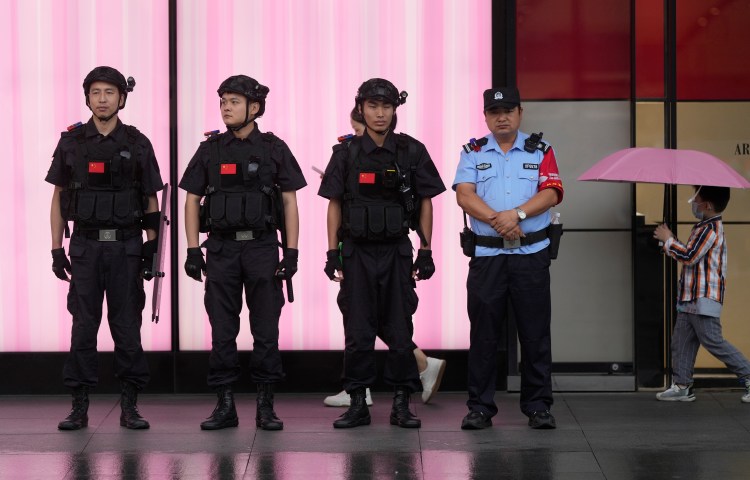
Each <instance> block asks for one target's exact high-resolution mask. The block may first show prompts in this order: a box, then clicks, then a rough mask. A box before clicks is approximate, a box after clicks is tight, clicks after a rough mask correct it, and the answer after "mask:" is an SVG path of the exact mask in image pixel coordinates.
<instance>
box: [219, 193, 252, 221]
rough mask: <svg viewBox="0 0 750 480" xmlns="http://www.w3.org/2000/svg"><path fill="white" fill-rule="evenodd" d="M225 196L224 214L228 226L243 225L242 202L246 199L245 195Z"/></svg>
mask: <svg viewBox="0 0 750 480" xmlns="http://www.w3.org/2000/svg"><path fill="white" fill-rule="evenodd" d="M224 198H225V207H224V216H225V220H226V224H227V227H240V226H243V225H244V222H243V221H242V204H243V203H244V200H245V199H244V195H227V196H225V197H224ZM212 216H213V215H212Z"/></svg>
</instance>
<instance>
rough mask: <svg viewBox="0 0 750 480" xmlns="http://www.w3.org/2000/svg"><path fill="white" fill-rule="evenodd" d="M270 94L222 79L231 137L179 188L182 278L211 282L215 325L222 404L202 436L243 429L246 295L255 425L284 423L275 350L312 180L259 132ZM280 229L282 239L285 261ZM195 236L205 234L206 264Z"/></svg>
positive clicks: (195, 164)
mask: <svg viewBox="0 0 750 480" xmlns="http://www.w3.org/2000/svg"><path fill="white" fill-rule="evenodd" d="M268 91H269V90H268V87H265V86H263V85H261V84H259V83H258V82H257V81H255V80H254V79H252V78H250V77H247V76H245V75H237V76H233V77H229V78H228V79H226V80H225V81H224V82H222V84H221V85H220V86H219V89H218V93H219V97H220V98H221V100H220V105H219V107H220V110H221V114H222V119H223V120H224V123H225V124H226V126H227V131H226V132H224V133H218V131H216V132H211V133H210V134H208V139H207V140H206V141H204V142H202V143H201V144H200V146H199V147H198V150H197V151H196V153H195V155H194V156H193V158H192V160H191V161H190V164H189V165H188V167H187V169H186V170H185V174H184V175H183V177H182V180H181V181H180V188H182V189H184V190H186V191H187V199H186V202H185V232H186V235H187V242H188V249H187V260H186V262H185V271H186V273H187V274H188V275H189V276H190V277H192V278H194V279H195V280H197V281H201V272H203V273H204V274H205V275H206V292H205V305H206V311H207V313H208V317H209V321H210V322H211V338H212V348H211V356H210V359H209V373H208V385H209V386H210V387H212V388H214V389H215V390H216V391H217V396H218V402H217V404H216V408H215V409H214V411H213V413H212V414H211V416H210V417H209V418H208V419H207V420H206V421H204V422H203V423H201V428H202V429H204V430H216V429H221V428H226V427H236V426H237V425H238V423H239V420H238V418H237V412H236V409H235V406H234V398H233V394H232V384H233V383H234V382H236V381H237V379H238V378H239V376H240V364H239V359H238V355H237V335H238V334H239V331H240V312H241V310H242V290H243V288H244V290H245V296H246V301H247V306H248V308H249V309H250V331H251V333H252V336H253V353H252V361H251V378H252V379H253V381H254V382H255V383H256V384H257V387H258V397H257V411H256V417H255V423H256V426H258V427H260V428H262V429H264V430H281V429H282V428H283V426H284V424H283V423H282V421H281V420H279V418H278V417H277V416H276V413H275V412H274V409H273V388H272V387H273V385H274V384H275V383H278V382H280V381H282V380H283V379H284V372H283V370H282V366H281V355H280V353H279V316H280V315H281V308H282V306H283V305H284V296H283V291H282V279H287V280H289V279H291V277H292V276H293V275H294V273H295V272H296V271H297V254H298V251H297V239H298V236H299V217H298V210H297V195H296V191H297V190H299V189H300V188H302V187H304V186H305V185H307V183H306V182H305V178H304V176H303V175H302V171H301V170H300V167H299V164H298V163H297V160H296V159H295V158H294V156H293V155H292V152H291V151H290V150H289V148H288V147H287V145H286V143H284V142H283V141H282V140H281V139H279V138H278V137H276V136H274V135H273V134H272V133H261V132H260V130H259V129H258V126H257V124H256V122H255V119H257V118H258V117H260V116H261V115H263V112H264V111H265V105H266V95H267V94H268ZM203 197H205V199H204V202H203V205H201V199H202V198H203ZM277 229H279V230H281V231H282V239H284V237H286V245H284V246H283V248H284V252H283V254H284V256H283V259H282V260H281V261H279V240H278V236H277V233H276V230H277ZM199 231H207V232H209V235H208V239H207V240H206V242H205V243H204V245H205V247H206V261H205V262H204V260H203V254H202V251H201V248H200V246H199Z"/></svg>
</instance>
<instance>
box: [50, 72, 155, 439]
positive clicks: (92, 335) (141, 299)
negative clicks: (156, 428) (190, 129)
mask: <svg viewBox="0 0 750 480" xmlns="http://www.w3.org/2000/svg"><path fill="white" fill-rule="evenodd" d="M133 86H135V81H134V80H133V79H132V78H129V79H128V80H127V81H126V80H125V77H124V76H123V75H122V74H121V73H120V72H118V71H117V70H115V69H114V68H111V67H97V68H95V69H93V70H92V71H91V72H90V73H89V74H88V75H87V76H86V78H85V79H84V81H83V93H84V95H85V96H86V105H87V106H88V107H89V108H90V109H91V111H92V113H93V116H92V117H91V119H90V120H89V121H88V123H86V124H85V125H83V124H81V123H78V124H76V125H72V126H71V127H69V128H68V131H67V132H63V133H62V136H61V138H60V141H59V143H58V144H57V148H56V149H55V153H54V155H53V158H52V166H51V167H50V169H49V172H48V173H47V177H46V178H45V180H46V181H47V182H49V183H51V184H53V185H55V190H54V194H53V196H52V209H51V215H50V223H51V231H52V259H53V262H52V270H53V272H54V273H55V275H56V276H57V277H58V278H60V279H61V280H65V281H69V282H70V289H69V292H68V311H69V312H70V313H71V314H72V315H73V329H72V333H71V344H70V355H69V356H68V359H67V360H66V362H65V366H64V368H63V378H64V383H65V385H66V386H68V387H71V388H72V389H73V410H72V411H71V412H70V414H69V415H68V417H67V418H66V419H65V420H63V421H61V422H60V423H59V425H58V428H59V429H61V430H77V429H79V428H81V427H85V426H87V425H88V405H89V399H88V389H89V388H90V387H94V386H96V384H97V382H98V372H99V365H98V359H97V351H96V337H97V332H98V331H99V325H100V324H101V316H102V301H103V299H104V294H105V292H106V296H107V320H108V322H109V328H110V331H111V332H112V339H113V340H114V343H115V360H114V362H115V374H116V375H117V378H118V379H119V380H120V384H121V386H122V397H121V406H122V415H121V416H120V425H122V426H124V427H127V428H131V429H143V428H149V424H148V422H147V421H146V420H144V419H143V418H142V417H141V416H140V414H139V413H138V409H137V406H136V402H137V392H138V391H139V390H141V389H142V388H143V387H144V386H145V385H146V384H147V383H148V380H149V370H148V365H147V364H146V358H145V356H144V353H143V347H142V346H141V315H142V313H143V307H144V304H145V299H146V296H145V292H144V290H143V278H145V279H146V280H150V279H151V278H152V277H151V276H150V273H149V272H150V269H148V268H146V267H149V266H150V265H151V262H152V259H153V255H154V253H155V251H156V245H157V241H156V235H157V231H158V225H159V211H158V201H157V199H156V192H157V191H159V190H161V189H162V188H163V186H164V185H163V184H162V179H161V175H160V173H159V165H158V164H157V162H156V157H155V156H154V149H153V147H152V146H151V142H150V141H149V140H148V138H146V136H145V135H143V134H142V133H140V132H139V131H138V130H137V129H136V128H135V127H131V126H128V125H123V123H122V122H121V121H120V119H119V118H118V112H119V111H120V109H122V108H123V107H125V102H126V100H127V96H128V92H131V91H132V90H133ZM69 220H72V221H73V222H74V228H73V235H72V237H71V239H70V246H69V253H70V261H69V260H68V258H67V256H66V255H65V250H64V249H63V247H62V240H63V232H64V231H66V229H67V222H68V221H69ZM143 229H145V230H146V236H147V238H148V241H147V242H146V243H143V238H142V230H143ZM68 273H69V274H70V279H69V278H68V275H67V274H68Z"/></svg>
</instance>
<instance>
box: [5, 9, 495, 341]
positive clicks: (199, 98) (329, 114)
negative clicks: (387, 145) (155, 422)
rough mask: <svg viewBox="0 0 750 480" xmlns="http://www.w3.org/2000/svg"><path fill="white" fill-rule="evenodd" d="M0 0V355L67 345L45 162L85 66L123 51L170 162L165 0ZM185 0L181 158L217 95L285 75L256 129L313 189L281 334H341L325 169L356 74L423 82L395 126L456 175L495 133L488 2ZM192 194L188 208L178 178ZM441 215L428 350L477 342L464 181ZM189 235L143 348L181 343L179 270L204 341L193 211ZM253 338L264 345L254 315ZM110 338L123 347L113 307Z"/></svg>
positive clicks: (210, 117) (422, 288)
mask: <svg viewBox="0 0 750 480" xmlns="http://www.w3.org/2000/svg"><path fill="white" fill-rule="evenodd" d="M0 7H2V11H3V12H4V13H5V14H4V15H1V16H0V104H1V105H3V107H4V112H3V113H4V115H2V116H0V135H2V139H1V140H2V144H3V146H4V150H3V151H4V153H5V158H6V160H4V161H3V162H2V165H3V168H4V170H3V172H2V173H1V174H0V191H2V192H3V201H2V202H0V215H1V218H2V219H3V225H4V229H3V232H2V235H0V251H2V252H3V253H4V255H3V259H4V260H3V262H2V267H1V268H2V274H1V275H0V352H12V351H65V350H67V349H68V346H69V335H70V325H71V321H70V315H69V314H68V313H67V311H66V295H67V284H65V283H63V282H61V281H59V280H58V279H57V278H55V277H54V275H53V274H52V272H51V271H50V266H51V258H50V253H49V250H50V233H49V211H50V198H51V194H52V187H51V186H50V185H49V184H47V183H45V182H44V177H45V175H46V173H47V169H48V168H49V164H50V158H51V155H52V152H53V150H54V148H55V145H56V143H57V140H58V139H59V133H60V132H61V131H63V130H64V129H65V128H66V127H67V126H68V125H70V124H72V123H75V122H77V121H86V120H87V119H88V117H89V115H90V112H89V111H88V110H87V108H86V106H85V103H84V98H83V94H82V89H81V83H82V80H83V77H84V76H85V75H86V73H88V71H90V70H91V69H92V68H93V67H94V66H97V65H110V66H114V67H116V68H118V69H120V70H121V71H122V72H123V73H124V74H125V76H133V77H134V78H135V80H136V82H137V85H136V87H135V91H134V92H133V93H132V94H130V95H129V97H128V103H127V106H126V108H125V110H123V111H122V112H121V118H122V120H123V121H124V122H125V123H128V124H133V125H135V126H137V127H138V128H139V129H140V130H141V131H142V132H143V133H145V134H146V135H147V136H148V137H149V138H150V139H151V141H152V143H153V145H154V149H155V151H156V155H157V158H158V159H159V163H160V165H161V170H162V176H163V177H164V180H165V181H167V180H168V179H169V177H170V163H169V161H170V159H169V128H170V125H169V106H170V103H169V102H170V78H169V74H168V62H169V43H168V32H169V12H168V7H169V4H168V1H167V0H107V1H104V0H99V1H95V0H89V1H84V0H38V1H33V2H27V1H24V0H0ZM176 7H177V8H176V20H177V44H176V54H177V61H178V74H177V78H176V79H175V80H176V87H177V90H176V92H177V98H176V101H177V102H178V110H179V118H178V121H177V124H176V125H174V127H176V128H177V132H178V136H179V143H178V148H179V153H178V158H176V159H175V160H176V168H175V172H174V173H175V174H176V175H177V176H178V177H179V176H180V175H181V174H182V171H183V170H184V168H185V166H186V165H187V162H188V161H189V159H190V157H191V156H192V153H193V152H194V150H195V149H196V148H197V146H198V143H199V142H200V141H201V140H202V139H203V136H202V134H203V132H204V131H205V130H210V129H216V128H221V127H222V124H221V118H220V117H219V115H218V113H217V112H218V110H217V108H218V106H217V105H218V103H217V100H218V99H217V96H216V88H217V86H218V84H219V83H220V82H221V80H223V79H224V78H226V77H227V76H229V75H233V74H237V73H245V74H248V75H250V76H253V77H255V78H257V79H258V80H260V81H261V82H262V83H264V84H266V85H268V86H269V87H270V88H271V92H270V94H269V97H268V106H267V110H266V114H265V116H264V117H263V118H262V119H261V121H260V122H259V124H260V128H261V130H263V131H273V132H274V133H276V134H277V135H278V136H280V137H281V138H283V139H284V140H285V141H286V142H287V143H288V144H289V146H290V148H291V150H292V151H293V152H294V154H295V156H296V157H297V159H298V161H299V163H300V165H301V166H302V168H303V171H304V174H305V176H306V177H307V180H308V183H309V186H308V187H307V188H305V189H304V190H302V191H301V192H299V202H300V210H301V218H302V220H301V230H302V232H301V240H300V271H299V273H298V274H297V275H296V276H295V279H294V280H295V290H296V291H295V293H296V297H297V300H296V301H295V302H294V303H293V304H290V305H287V306H286V307H285V308H284V312H283V316H282V321H281V347H282V348H283V349H339V348H341V347H342V344H343V330H342V327H341V319H340V314H339V312H338V310H337V308H336V303H335V295H336V286H335V285H334V284H333V283H331V282H329V281H328V280H327V278H326V277H325V276H324V274H323V272H322V268H323V262H324V253H325V250H326V245H325V208H326V202H325V201H324V200H323V199H321V198H319V197H317V195H316V192H317V187H318V185H319V179H318V178H317V175H316V174H315V173H314V172H313V171H312V170H311V167H312V166H313V165H315V166H317V167H319V168H323V167H325V164H326V162H327V161H328V158H329V156H330V152H331V146H332V145H333V143H334V142H335V141H336V137H337V136H339V135H341V134H344V133H348V132H349V130H350V129H349V125H348V120H347V115H348V112H349V110H350V109H351V107H352V104H353V97H354V94H355V92H356V89H357V86H358V85H359V84H360V83H361V82H362V81H363V80H365V79H367V78H370V77H375V76H382V77H386V78H388V79H390V80H392V81H393V82H394V83H395V84H396V86H397V87H398V88H399V89H403V90H406V91H407V92H408V93H409V98H408V101H407V103H406V104H405V105H404V106H403V107H401V108H400V109H399V128H398V130H400V131H403V132H405V133H409V134H411V135H413V136H414V137H416V138H418V139H419V140H421V141H422V142H423V143H425V144H426V145H427V148H428V150H429V151H430V153H431V155H432V157H433V160H434V161H435V163H436V165H437V166H438V169H439V171H440V173H441V175H442V176H443V179H444V181H445V183H446V184H450V182H451V181H452V178H453V173H454V168H455V163H456V161H457V159H458V152H459V149H460V148H461V145H462V144H464V143H466V142H467V141H468V139H469V138H471V137H476V136H479V135H482V134H483V133H484V132H485V131H486V127H485V126H484V122H483V118H482V101H481V94H482V91H483V89H484V88H487V87H488V86H490V79H491V74H490V69H491V52H490V38H491V15H490V13H491V2H489V1H486V0H485V1H479V0H469V1H461V2H458V1H452V0H440V1H430V2H427V1H409V2H403V1H395V0H393V1H374V0H372V1H371V0H356V1H343V0H342V1H332V0H331V1H309V2H297V1H280V0H279V1H270V0H268V1H266V0H263V1H247V0H244V1H239V0H238V1H225V0H224V1H212V2H207V1H180V0H178V1H177V2H176ZM174 86H175V85H174V84H173V85H171V87H174ZM178 204H179V210H178V212H176V213H177V214H178V215H179V217H181V213H182V212H181V210H182V205H183V204H184V195H182V193H180V195H179V197H178ZM435 212H436V222H435V224H436V225H435V234H434V238H433V248H434V250H435V261H436V264H437V273H436V275H435V276H434V277H433V278H432V279H431V280H430V281H427V282H420V283H419V286H418V289H417V291H418V294H419V296H420V307H419V311H418V313H417V316H416V318H415V339H416V341H417V343H418V344H419V345H420V346H422V347H423V348H447V349H450V348H465V347H467V346H468V330H469V329H468V320H467V319H466V313H465V312H466V308H465V291H464V284H465V276H466V270H467V259H466V258H465V257H463V256H462V255H461V254H460V249H459V247H458V245H457V243H458V235H457V233H458V231H459V230H460V228H461V226H462V220H461V215H460V211H459V210H458V208H457V207H456V206H455V197H454V196H453V194H452V193H451V192H450V191H449V192H447V193H446V194H444V195H441V196H440V197H438V198H437V199H436V201H435ZM176 232H177V233H178V234H179V238H180V240H179V241H180V244H179V245H180V248H179V251H178V252H175V254H174V256H173V260H174V261H175V262H177V263H178V265H179V268H178V272H179V278H177V279H171V278H169V277H167V282H166V290H165V292H164V296H163V298H162V309H161V316H162V320H161V322H160V323H159V324H158V325H154V324H151V323H150V322H149V321H148V320H149V318H150V315H151V310H150V289H151V285H150V284H148V285H147V291H148V292H149V298H148V299H147V307H146V310H145V311H144V327H143V330H142V334H143V340H144V347H145V348H146V349H148V350H169V349H170V348H171V338H170V330H171V329H170V325H169V322H170V321H171V320H172V318H173V316H172V312H171V311H170V301H169V300H170V296H171V294H172V292H171V291H170V288H169V283H170V282H171V281H174V280H177V281H178V282H179V283H178V290H177V291H176V292H177V293H179V318H180V323H179V329H180V338H179V347H180V348H181V349H186V350H204V349H208V348H210V341H209V327H208V322H207V320H206V318H205V311H204V308H203V300H202V290H201V287H202V285H201V284H198V283H195V282H193V281H192V280H190V279H189V278H187V277H186V276H184V274H183V272H182V267H181V265H182V263H183V262H184V250H185V248H184V247H185V244H184V238H183V229H182V224H181V221H180V218H178V223H177V225H176ZM415 244H416V243H415ZM65 246H66V247H67V241H66V242H65ZM105 316H106V310H105ZM246 316H247V312H243V318H245V319H246ZM175 318H176V317H175ZM240 345H241V347H242V348H249V346H250V345H251V341H250V336H249V328H248V326H247V322H246V320H245V321H243V326H242V333H241V337H240ZM99 348H100V349H101V350H111V349H112V342H111V338H110V335H109V330H108V328H107V327H106V319H105V321H103V322H102V329H101V331H100V335H99Z"/></svg>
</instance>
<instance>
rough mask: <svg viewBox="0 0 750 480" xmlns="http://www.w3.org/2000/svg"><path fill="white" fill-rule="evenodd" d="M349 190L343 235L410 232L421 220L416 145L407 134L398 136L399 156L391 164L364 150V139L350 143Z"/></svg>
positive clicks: (374, 238)
mask: <svg viewBox="0 0 750 480" xmlns="http://www.w3.org/2000/svg"><path fill="white" fill-rule="evenodd" d="M347 147H348V161H347V168H346V179H345V185H346V193H345V194H344V197H343V200H344V201H343V205H342V210H343V211H342V232H341V233H342V236H343V237H344V238H349V239H352V240H354V241H370V242H386V241H392V240H396V239H399V238H401V237H404V236H406V235H408V234H409V228H410V227H411V228H413V229H416V226H417V225H418V222H419V199H418V198H417V196H416V195H415V192H414V188H413V187H412V179H413V175H414V170H415V168H414V166H412V162H415V161H416V145H415V143H414V142H413V141H410V138H409V137H408V136H406V135H404V134H398V136H397V137H396V152H397V153H396V158H395V161H394V162H393V163H392V164H390V165H383V164H382V163H381V162H378V161H374V160H373V159H372V158H369V157H368V155H366V154H364V153H362V151H361V139H360V138H359V137H355V138H353V139H352V140H351V141H350V142H349V143H348V144H345V145H342V146H337V147H334V148H347Z"/></svg>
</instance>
